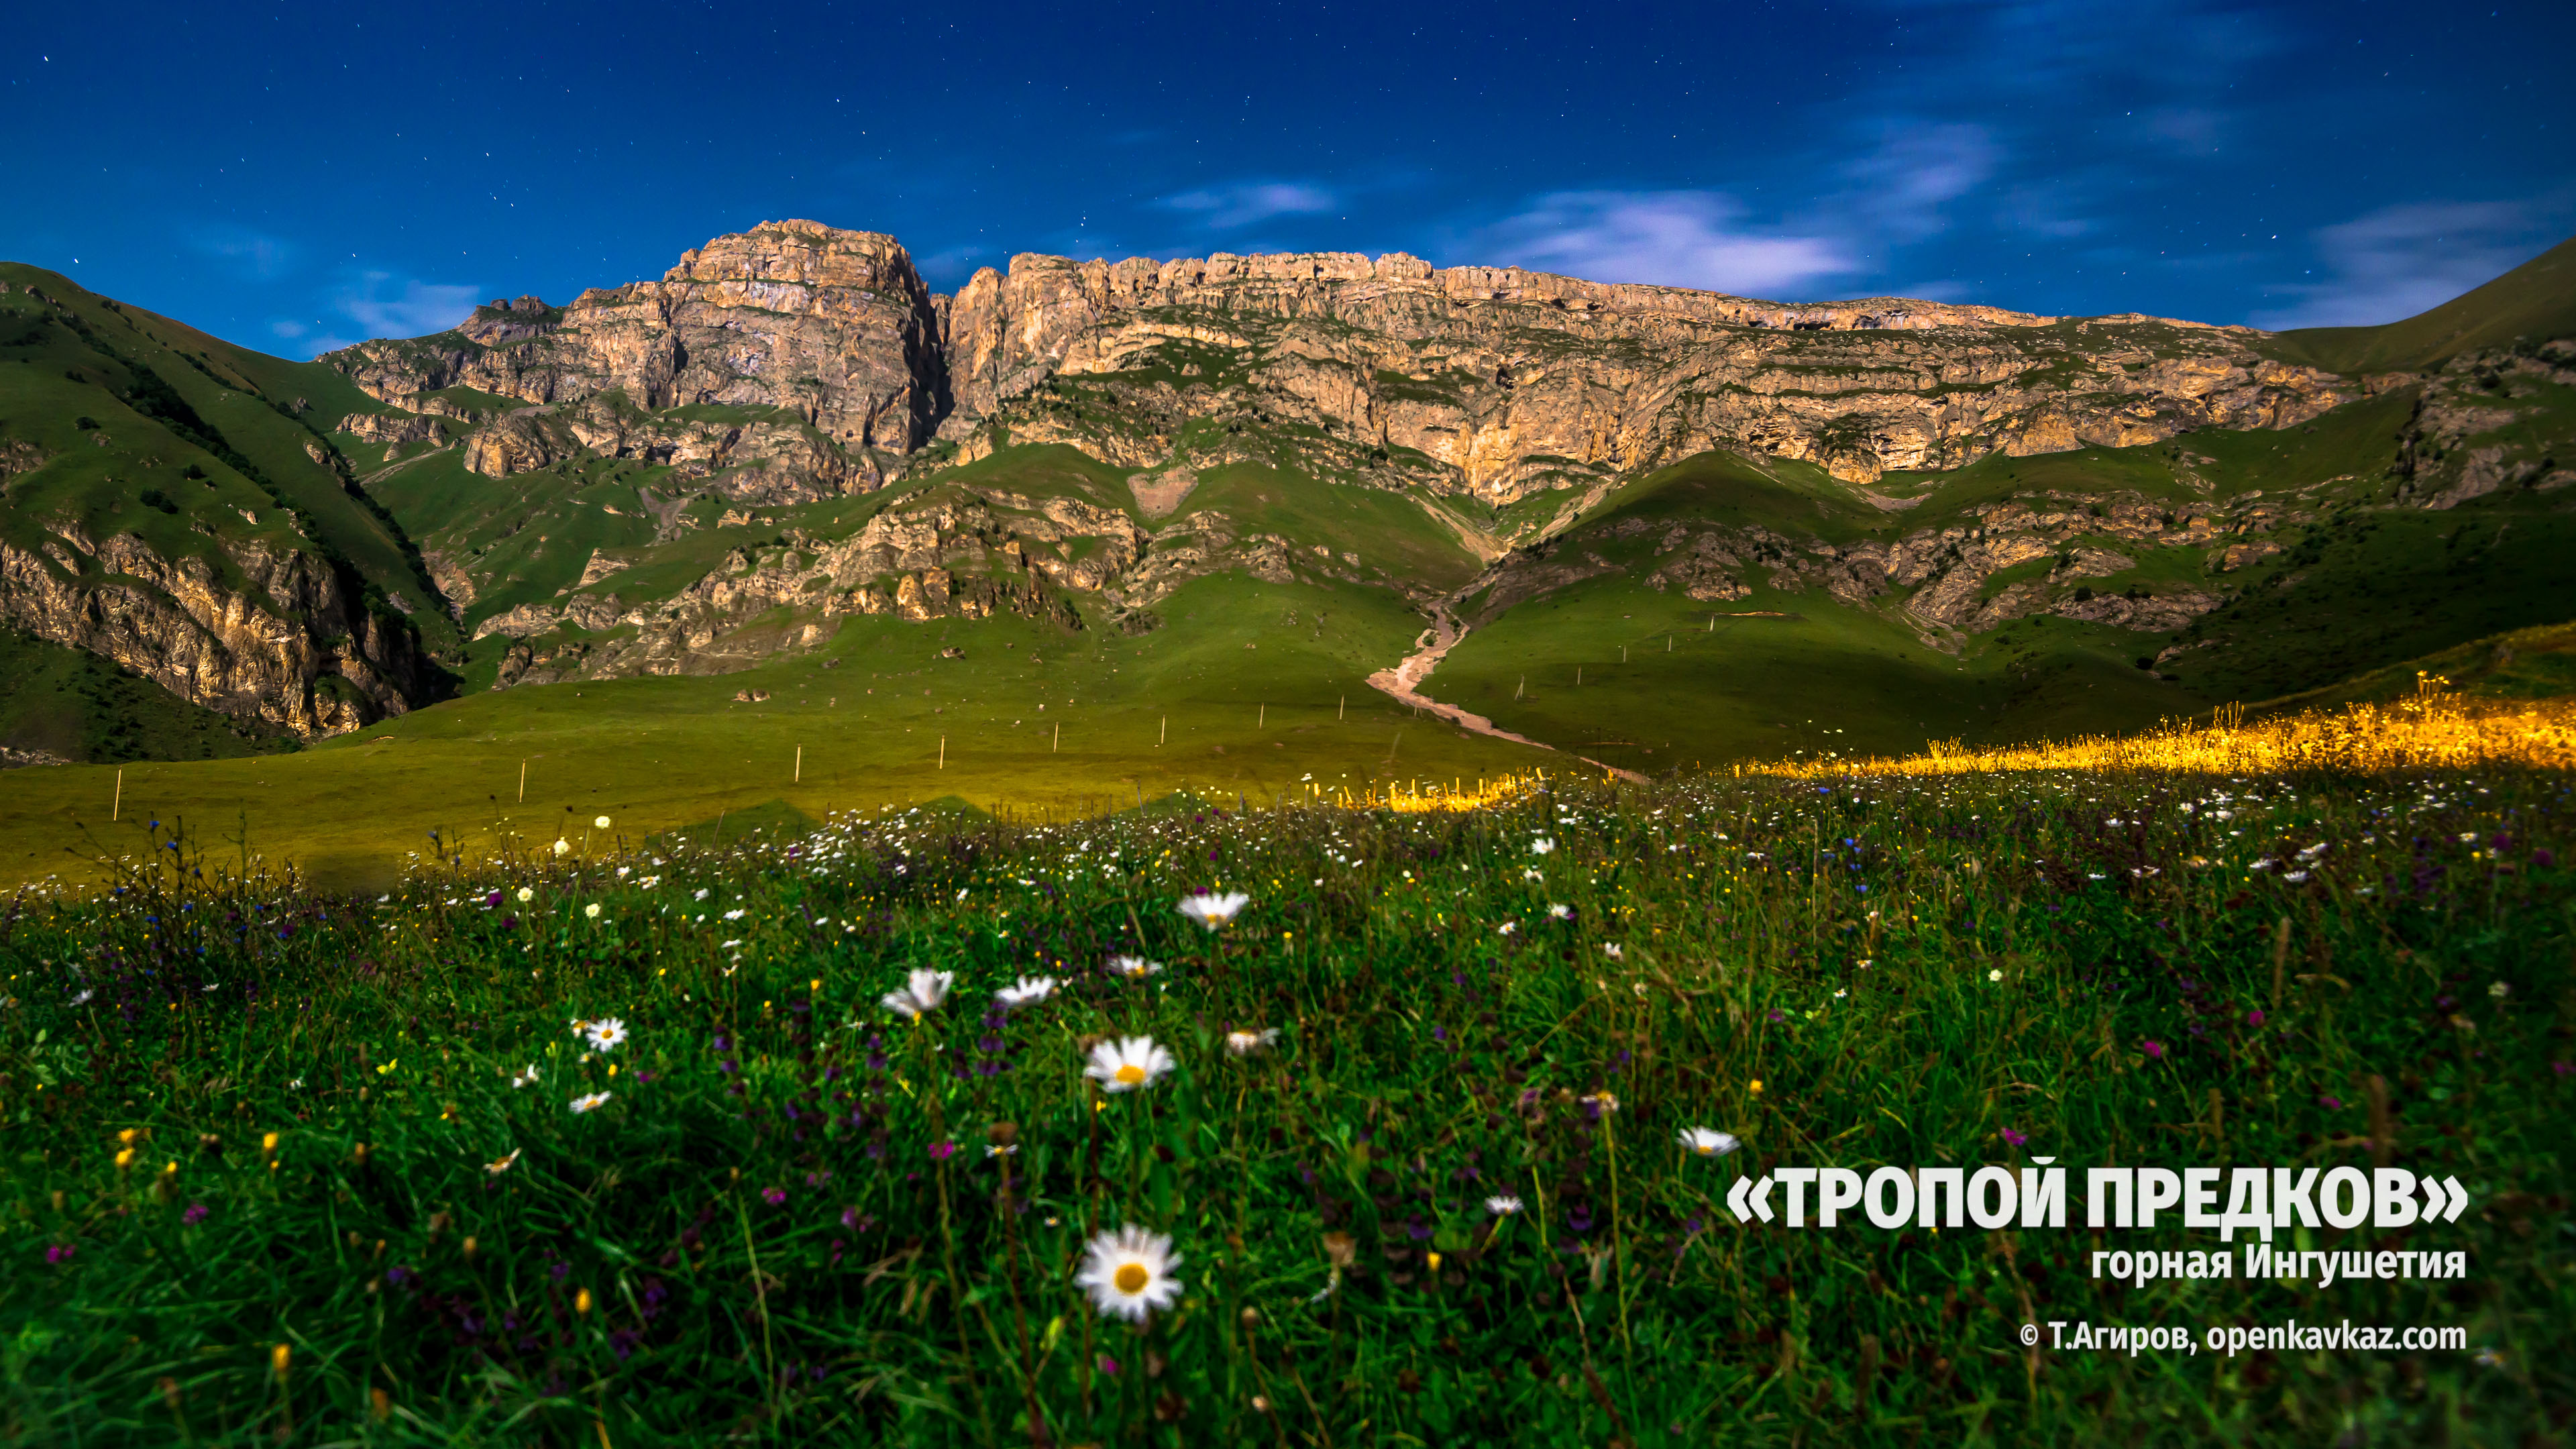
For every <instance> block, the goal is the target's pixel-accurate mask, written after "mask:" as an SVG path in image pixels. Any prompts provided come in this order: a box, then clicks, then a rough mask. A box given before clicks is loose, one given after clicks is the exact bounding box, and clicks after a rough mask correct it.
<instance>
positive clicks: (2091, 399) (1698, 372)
mask: <svg viewBox="0 0 2576 1449" xmlns="http://www.w3.org/2000/svg"><path fill="white" fill-rule="evenodd" d="M944 314H945V318H946V342H947V346H946V359H947V365H948V369H949V372H948V386H949V389H950V392H951V393H952V394H953V396H954V398H955V400H956V410H955V411H954V412H953V413H951V414H950V415H949V416H948V418H947V419H946V421H945V422H944V423H943V424H942V426H941V435H942V436H944V437H951V438H958V439H964V438H968V437H971V436H972V435H973V433H974V430H975V429H976V427H977V426H978V425H979V424H981V423H983V422H984V421H986V420H988V419H999V420H1003V421H1005V422H1007V423H1008V424H1009V425H1010V427H1011V432H1012V435H1013V436H1014V437H1015V438H1017V437H1023V436H1048V437H1058V436H1061V437H1064V438H1066V439H1067V440H1071V441H1082V440H1083V439H1084V437H1085V430H1083V429H1078V428H1066V427H1064V426H1063V425H1062V424H1061V423H1059V422H1055V421H1053V420H1050V419H1048V418H1046V417H1045V415H1044V412H1043V410H1042V409H1041V410H1039V416H1038V417H1037V418H1035V419H1031V418H1029V417H1028V416H1026V415H1027V414H1028V413H1030V412H1031V411H1032V409H1031V408H1030V407H1029V406H1028V405H1027V404H1026V403H1025V402H1023V401H1022V400H1024V399H1029V398H1031V397H1032V396H1033V395H1035V394H1037V393H1038V391H1039V390H1040V389H1041V388H1042V387H1044V386H1046V385H1048V384H1050V383H1052V382H1054V381H1056V380H1057V379H1074V378H1079V379H1099V380H1102V381H1116V380H1118V379H1119V378H1121V377H1122V375H1132V376H1133V378H1134V385H1133V386H1132V387H1131V388H1130V389H1129V395H1128V396H1126V397H1123V398H1120V399H1119V401H1120V402H1121V403H1122V404H1124V405H1125V406H1127V407H1128V408H1130V409H1132V410H1134V411H1136V412H1137V413H1139V414H1140V415H1141V416H1142V418H1144V419H1145V421H1144V422H1143V424H1142V425H1141V426H1135V425H1131V426H1128V427H1125V428H1124V429H1115V430H1113V429H1092V430H1089V431H1090V432H1091V433H1093V434H1100V433H1104V432H1109V431H1123V432H1125V433H1126V434H1127V435H1128V441H1129V446H1128V448H1127V450H1126V451H1127V452H1128V453H1129V456H1126V457H1120V458H1118V459H1116V461H1119V462H1121V463H1124V464H1128V465H1130V466H1146V465H1149V464H1151V463H1153V462H1156V461H1159V459H1158V457H1157V456H1156V454H1157V453H1158V452H1167V451H1168V447H1169V444H1170V439H1171V438H1172V436H1174V435H1176V434H1177V433H1178V431H1179V426H1180V424H1182V423H1184V422H1185V421H1186V420H1187V419H1188V418H1189V417H1191V416H1193V415H1203V414H1207V413H1213V412H1219V411H1222V410H1224V409H1225V407H1226V405H1227V402H1228V398H1227V397H1226V394H1227V392H1228V391H1230V389H1228V388H1226V387H1224V386H1222V385H1219V384H1218V381H1217V380H1218V379H1220V378H1223V377H1224V376H1225V375H1226V374H1228V373H1239V374H1241V375H1242V380H1241V383H1240V384H1238V385H1237V387H1236V388H1234V389H1231V390H1232V391H1237V392H1246V391H1252V390H1258V391H1259V392H1260V393H1261V394H1262V395H1263V397H1262V401H1263V403H1264V404H1265V405H1266V406H1267V408H1268V409H1269V411H1268V414H1267V415H1266V416H1265V419H1264V420H1265V421H1270V422H1288V423H1305V424H1309V425H1311V426H1313V427H1315V428H1316V429H1318V430H1320V431H1322V432H1324V433H1326V434H1327V435H1328V441H1326V442H1325V443H1323V444H1321V445H1319V446H1318V447H1317V449H1316V450H1317V451H1318V452H1320V453H1321V454H1323V455H1324V460H1325V461H1326V462H1327V464H1328V466H1329V465H1330V464H1333V463H1339V464H1342V465H1344V466H1348V465H1349V464H1350V463H1351V462H1352V461H1353V460H1354V459H1358V458H1362V457H1365V456H1366V455H1369V454H1372V453H1374V454H1378V455H1388V454H1392V453H1394V452H1396V451H1398V450H1401V451H1403V452H1408V453H1410V454H1413V455H1415V456H1417V457H1419V458H1420V459H1421V460H1423V462H1424V463H1426V464H1427V465H1428V467H1427V470H1426V476H1425V477H1424V478H1423V479H1422V480H1421V481H1423V482H1426V483H1428V484H1429V485H1430V486H1433V487H1435V488H1439V489H1443V490H1445V491H1459V492H1466V493H1472V494H1474V495H1476V496H1478V497H1480V498H1484V499H1486V500H1487V501H1490V502H1496V503H1507V502H1510V501H1512V500H1514V499H1517V498H1519V497H1522V496H1525V495H1526V494H1528V493H1530V492H1534V491H1538V490H1539V489H1542V488H1544V487H1547V486H1550V485H1552V484H1554V483H1557V482H1560V481H1563V479H1564V477H1565V473H1566V469H1567V465H1568V464H1572V465H1574V466H1575V467H1577V468H1578V469H1596V470H1604V471H1614V472H1615V471H1625V470H1632V469H1635V468H1639V467H1644V466H1649V465H1652V464H1655V463H1658V462H1665V461H1670V460H1672V459H1674V458H1678V457H1682V456H1687V455H1688V454H1690V453H1694V452H1698V451H1701V450H1704V449H1706V448H1710V447H1714V446H1725V445H1735V446H1743V447H1749V448H1751V449H1754V450H1756V451H1759V452H1762V453H1765V454H1769V455H1771V456H1775V457H1789V458H1800V459H1805V460H1808V461H1811V462H1815V463H1818V464H1820V465H1822V466H1824V467H1825V468H1827V470H1828V471H1830V472H1831V473H1833V475H1834V476H1836V477H1838V478H1843V479H1846V480H1848V481H1857V482H1871V481H1874V480H1876V479H1877V478H1878V477H1879V476H1880V475H1881V474H1882V473H1884V472H1886V471H1888V470H1891V469H1930V470H1940V469H1949V468H1955V467H1958V466H1960V465H1962V464H1965V463H1968V462H1972V461H1974V460H1975V459H1976V458H1978V457H1981V456H1984V455H1986V454H1988V453H1991V452H1998V451H2000V452H2003V453H2006V454H2010V455H2015V456H2020V455H2027V454H2032V453H2044V452H2059V451H2065V450H2068V449H2072V448H2076V447H2080V446H2084V445H2087V444H2091V445H2095V446H2103V447H2126V446H2134V445H2137V444H2141V443H2148V442H2154V441H2157V440H2160V439H2162V438H2166V437H2169V436H2171V435H2173V434H2174V433H2177V432H2181V431H2185V430H2188V429H2191V428H2195V427H2206V426H2218V427H2230V428H2246V427H2265V428H2271V427H2284V426H2288V425H2291V424H2293V423H2298V422H2303V421H2305V420H2307V419H2308V418H2311V417H2313V416H2315V415H2316V414H2318V413H2321V412H2323V411H2325V410H2326V409H2328V408H2330V407H2333V406H2334V405H2336V404H2337V403H2339V402H2343V401H2347V400H2350V399H2352V398H2355V397H2358V396H2360V395H2361V391H2360V389H2359V387H2358V386H2357V385H2355V384H2352V383H2350V382H2348V381H2346V380H2344V379H2341V378H2338V377H2336V376H2334V375H2332V374H2328V373H2323V372H2320V371H2317V370H2315V369H2313V368H2305V367H2298V366H2293V365H2290V364H2286V363H2282V362H2277V361H2273V360H2269V359H2267V358H2265V357H2263V356H2262V355H2260V354H2259V353H2258V352H2257V351H2256V350H2255V349H2254V347H2253V346H2252V345H2251V344H2252V342H2253V341H2254V339H2255V338H2256V337H2257V336H2259V334H2254V333H2251V332H2250V331H2248V330H2246V329H2242V328H2215V327H2207V326H2202V325H2198V324H2194V323H2187V322H2173V321H2167V320H2163V319H2158V318H2150V317H2139V316H2118V317H2101V318H2090V319H2084V318H2058V317H2041V316H2032V315H2029V314H2024V313H2016V312H2007V311H2003V310H2001V309H1997V308H1990V307H1960V306H1950V305H1945V304H1941V303H1932V302H1918V301H1908V300H1904V299H1897V298H1875V299H1870V300H1867V301H1857V302H1835V303H1824V304H1816V305H1807V306H1798V305H1786V304H1780V303H1773V302H1760V301H1754V300H1750V299H1746V298H1740V297H1727V296H1721V295H1718V294H1714V293H1707V292H1695V291H1689V290H1686V289H1682V288H1674V287H1649V286H1634V285H1608V284H1602V283H1594V282H1585V281H1581V280H1578V279H1575V278H1570V277H1558V276H1550V275H1546V274H1543V273H1533V272H1525V271H1522V270H1520V269H1518V268H1493V267H1452V268H1446V269H1440V268H1434V267H1432V266H1430V265H1429V264H1427V263H1425V262H1422V261H1420V260H1419V259H1417V258H1413V257H1408V256H1403V255H1401V254H1396V255H1389V256H1383V257H1379V258H1377V259H1375V260H1374V261H1372V260H1370V259H1368V258H1365V257H1361V256H1358V255H1356V254H1350V253H1326V254H1316V255H1303V256H1259V257H1234V256H1226V255H1222V254H1220V255H1218V256H1214V257H1209V258H1206V259H1204V260H1196V259H1193V260H1184V261H1175V262H1164V263H1154V262H1149V261H1143V260H1132V261H1125V262H1120V263H1117V264H1115V265H1110V264H1106V263H1100V262H1088V263H1075V262H1071V261H1068V260H1066V259H1065V258H1061V257H1045V256H1021V257H1017V258H1014V259H1013V260H1012V263H1011V269H1010V271H1009V273H1008V274H1007V275H1005V274H1002V273H999V272H996V271H993V270H992V269H989V268H988V269H986V270H984V271H981V272H978V273H977V274H976V275H975V277H974V278H973V279H972V280H971V281H969V282H968V283H967V284H966V286H965V287H963V288H962V289H960V291H959V292H958V294H957V295H956V296H955V297H954V298H953V299H947V301H946V305H945V307H944ZM1199 378H1207V379H1209V381H1208V382H1204V383H1202V382H1199V381H1197V379H1199ZM1015 404H1016V406H1015ZM1157 423H1159V424H1160V426H1157ZM1033 424H1034V426H1032V425H1033ZM1140 434H1141V435H1142V437H1141V442H1142V446H1136V442H1137V441H1138V440H1139V436H1138V435H1140ZM1336 442H1338V443H1339V444H1341V446H1339V447H1336V446H1335V443H1336ZM1111 446H1113V447H1114V446H1116V443H1115V442H1112V443H1111ZM1335 454H1339V456H1338V457H1336V456H1334V455H1335ZM1390 481H1392V480H1390Z"/></svg>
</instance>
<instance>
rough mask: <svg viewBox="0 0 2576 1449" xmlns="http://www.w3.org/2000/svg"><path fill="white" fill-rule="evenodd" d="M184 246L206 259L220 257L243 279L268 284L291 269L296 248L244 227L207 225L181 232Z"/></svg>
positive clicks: (284, 240)
mask: <svg viewBox="0 0 2576 1449" xmlns="http://www.w3.org/2000/svg"><path fill="white" fill-rule="evenodd" d="M183 235H184V236H185V237H186V240H187V244H188V245H189V246H190V247H192V248H194V249H195V250H197V251H199V252H202V253H204V254H205V255H207V256H210V257H220V258H222V259H223V260H224V261H226V262H229V263H231V264H232V265H233V268H234V269H235V270H236V271H238V272H240V273H241V274H243V275H245V276H250V277H255V278H258V279H259V280H261V281H268V280H271V279H274V278H277V277H282V276H284V275H286V274H287V273H288V272H289V271H291V270H293V269H294V266H295V260H296V257H297V255H298V253H299V250H300V249H299V248H298V247H296V245H295V244H294V243H292V242H290V241H288V240H286V239H285V238H284V237H276V236H270V235H269V234H268V233H266V232H262V231H253V230H251V229H250V228H248V227H241V226H226V225H210V226H198V227H193V228H190V229H189V230H188V231H186V232H185V233H183Z"/></svg>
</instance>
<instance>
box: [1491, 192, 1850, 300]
mask: <svg viewBox="0 0 2576 1449" xmlns="http://www.w3.org/2000/svg"><path fill="white" fill-rule="evenodd" d="M1460 251H1461V256H1460V260H1464V261H1473V262H1481V263H1487V264H1490V263H1494V262H1503V263H1509V264H1513V265H1518V266H1523V267H1528V268H1530V269H1532V270H1534V271H1547V272H1562V273H1565V274H1567V275H1570V276H1577V277H1583V278H1586V279H1588V280H1591V281H1596V282H1653V283H1660V284H1663V285H1666V286H1675V287H1700V288H1705V289H1706V290H1709V291H1712V292H1727V293H1732V294H1735V295H1738V296H1757V297H1767V296H1774V295H1779V294H1783V293H1786V292H1790V291H1793V290H1795V289H1797V288H1800V287H1803V286H1805V285H1807V284H1808V283H1810V282H1813V281H1817V280H1819V279H1821V278H1825V277H1834V276H1843V275H1847V274H1849V273H1852V272H1855V271H1858V270H1859V269H1860V268H1859V265H1858V264H1857V263H1856V262H1855V261H1854V260H1853V258H1852V255H1851V253H1850V250H1849V249H1848V247H1847V246H1846V245H1845V243H1844V242H1843V241H1842V240H1841V239H1840V238H1838V237H1833V236H1826V235H1816V234H1799V233H1792V232H1780V231H1768V230H1761V229H1756V228H1753V227H1749V226H1747V225H1745V223H1744V208H1743V206H1742V205H1741V204H1740V203H1738V202H1737V201H1735V200H1734V199H1733V198H1732V197H1729V196H1726V195H1723V194H1721V193H1718V192H1712V191H1560V192H1555V193H1553V194H1550V195H1546V196H1541V197H1539V198H1537V200H1536V201H1534V202H1533V203H1532V204H1531V205H1530V207H1529V209H1528V210H1526V211H1523V212H1520V213H1519V214H1517V215H1515V216H1510V217H1506V218H1504V219H1503V220H1502V221H1500V222H1497V223H1495V224H1494V225H1492V226H1490V227H1487V228H1485V229H1484V230H1483V231H1481V232H1479V233H1477V234H1476V235H1475V236H1474V237H1473V238H1471V239H1470V240H1469V242H1468V243H1467V245H1466V246H1464V247H1463V248H1461V249H1460Z"/></svg>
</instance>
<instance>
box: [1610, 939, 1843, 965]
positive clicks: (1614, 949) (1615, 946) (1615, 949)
mask: <svg viewBox="0 0 2576 1449" xmlns="http://www.w3.org/2000/svg"><path fill="white" fill-rule="evenodd" d="M1601 954H1602V955H1604V956H1607V957H1609V958H1610V959H1611V960H1613V961H1616V960H1618V959H1620V958H1621V957H1623V956H1625V955H1627V954H1628V953H1627V952H1625V951H1623V950H1621V949H1619V943H1618V942H1616V941H1604V942H1602V943H1601ZM1860 964H1862V965H1863V966H1866V965H1868V964H1869V963H1868V962H1866V961H1863V962H1862V963H1860Z"/></svg>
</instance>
